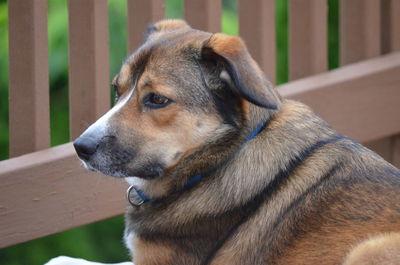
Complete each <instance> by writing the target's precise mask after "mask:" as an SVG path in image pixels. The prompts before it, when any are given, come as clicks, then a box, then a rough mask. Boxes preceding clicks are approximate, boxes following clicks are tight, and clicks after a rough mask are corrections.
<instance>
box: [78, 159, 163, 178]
mask: <svg viewBox="0 0 400 265" xmlns="http://www.w3.org/2000/svg"><path fill="white" fill-rule="evenodd" d="M81 162H82V165H83V167H84V168H86V169H87V170H90V171H93V172H97V173H101V174H103V175H106V176H110V177H114V178H129V177H138V178H141V179H146V180H152V179H157V178H160V177H162V176H163V175H164V168H163V166H162V165H159V164H152V165H146V166H142V167H138V168H120V167H113V166H97V165H92V164H91V163H89V162H86V161H83V160H81Z"/></svg>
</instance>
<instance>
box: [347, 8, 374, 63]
mask: <svg viewBox="0 0 400 265" xmlns="http://www.w3.org/2000/svg"><path fill="white" fill-rule="evenodd" d="M380 19H381V17H380V1H377V0H351V1H349V0H341V1H340V54H341V56H340V61H341V64H342V65H346V64H349V63H354V62H357V61H360V60H363V59H367V58H372V57H375V56H379V55H380V52H381V46H380V45H381V43H380V36H381V33H380Z"/></svg>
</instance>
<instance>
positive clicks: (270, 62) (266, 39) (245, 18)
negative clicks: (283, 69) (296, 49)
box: [238, 0, 276, 83]
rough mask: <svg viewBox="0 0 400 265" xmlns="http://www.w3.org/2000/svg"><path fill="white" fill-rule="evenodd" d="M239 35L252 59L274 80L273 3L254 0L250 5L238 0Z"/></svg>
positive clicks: (269, 0)
mask: <svg viewBox="0 0 400 265" xmlns="http://www.w3.org/2000/svg"><path fill="white" fill-rule="evenodd" d="M238 9H239V35H240V36H241V37H242V38H243V39H244V40H245V42H246V45H247V47H248V49H249V51H250V53H251V55H252V56H253V58H254V59H255V60H256V61H257V63H258V64H259V65H260V67H261V69H262V70H263V71H264V72H265V73H266V75H267V77H268V79H269V80H270V81H271V82H272V83H275V80H276V40H275V38H276V36H275V35H276V32H275V1H274V0H254V1H252V3H251V4H249V3H248V1H245V0H239V8H238Z"/></svg>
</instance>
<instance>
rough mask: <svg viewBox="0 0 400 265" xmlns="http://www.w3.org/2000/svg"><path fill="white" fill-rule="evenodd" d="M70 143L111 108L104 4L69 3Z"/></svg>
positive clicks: (96, 0)
mask: <svg viewBox="0 0 400 265" xmlns="http://www.w3.org/2000/svg"><path fill="white" fill-rule="evenodd" d="M68 13H69V98H70V100H69V108H70V132H71V133H70V135H71V139H74V138H76V137H78V136H79V135H80V134H81V133H82V132H83V131H84V130H85V129H86V128H87V127H88V126H89V125H90V124H91V123H92V122H94V121H95V120H96V119H97V118H99V117H100V116H101V115H102V114H104V113H105V112H106V111H107V109H108V108H109V107H110V89H109V58H108V55H109V50H108V11H107V0H85V1H81V0H69V1H68Z"/></svg>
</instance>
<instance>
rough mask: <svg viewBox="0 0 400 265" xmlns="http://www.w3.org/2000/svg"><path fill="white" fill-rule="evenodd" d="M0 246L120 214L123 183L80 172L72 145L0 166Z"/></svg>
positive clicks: (32, 154)
mask: <svg viewBox="0 0 400 265" xmlns="http://www.w3.org/2000/svg"><path fill="white" fill-rule="evenodd" d="M0 183H1V185H0V220H1V226H0V248H2V247H5V246H9V245H13V244H17V243H20V242H24V241H28V240H31V239H35V238H38V237H42V236H46V235H50V234H54V233H57V232H60V231H63V230H66V229H69V228H73V227H77V226H81V225H84V224H87V223H91V222H94V221H98V220H101V219H104V218H107V217H110V216H114V215H117V214H120V213H122V212H123V209H124V205H126V203H125V198H124V192H125V189H126V187H127V183H126V182H125V181H123V180H118V179H113V178H110V177H105V176H102V175H99V174H95V173H92V172H89V171H87V170H85V169H84V168H83V167H82V166H81V165H80V162H79V161H78V159H77V157H76V155H75V151H74V150H73V147H72V144H65V145H61V146H57V147H53V148H50V149H47V150H43V151H39V152H35V153H31V154H27V155H23V156H20V157H17V158H13V159H9V160H6V161H2V162H0Z"/></svg>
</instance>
